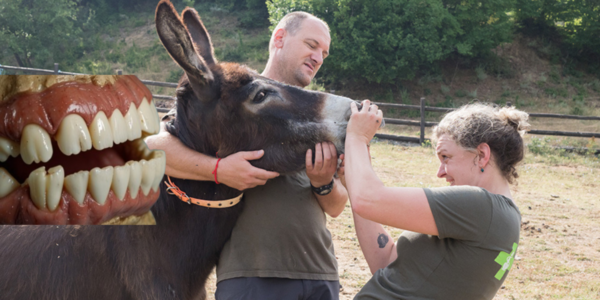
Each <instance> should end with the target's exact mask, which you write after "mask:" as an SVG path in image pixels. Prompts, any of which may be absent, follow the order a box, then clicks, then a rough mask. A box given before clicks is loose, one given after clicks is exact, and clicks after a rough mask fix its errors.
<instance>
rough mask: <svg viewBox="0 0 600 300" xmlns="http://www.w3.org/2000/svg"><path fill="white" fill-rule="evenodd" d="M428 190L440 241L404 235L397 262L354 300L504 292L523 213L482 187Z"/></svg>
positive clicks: (474, 296)
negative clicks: (499, 290) (503, 284)
mask: <svg viewBox="0 0 600 300" xmlns="http://www.w3.org/2000/svg"><path fill="white" fill-rule="evenodd" d="M424 190H425V194H426V195H427V200H428V201H429V206H430V207H431V212H432V213H433V217H434V219H435V223H436V225H437V228H438V233H439V236H431V235H426V234H420V233H414V232H409V231H405V232H403V233H402V235H401V236H400V239H398V242H397V244H396V248H397V252H398V258H397V259H396V260H395V261H394V262H392V263H391V264H390V265H388V266H387V267H386V268H384V269H379V270H378V271H377V272H376V273H375V275H373V277H372V278H371V280H369V282H367V284H366V285H365V286H364V287H363V289H362V290H361V291H360V292H359V293H358V295H356V297H355V298H354V299H361V300H363V299H460V300H469V299H492V298H494V295H496V292H497V291H498V289H499V288H500V287H501V286H502V283H503V282H504V280H505V279H506V276H507V274H508V271H509V270H510V268H511V266H512V263H513V261H514V257H515V254H516V251H517V246H518V243H519V230H520V227H521V214H520V212H519V209H518V208H517V207H516V206H515V205H514V203H513V202H512V201H511V200H510V199H509V198H506V197H504V196H502V195H496V194H492V193H489V192H488V191H486V190H485V189H482V188H478V187H470V186H457V187H444V188H434V189H424Z"/></svg>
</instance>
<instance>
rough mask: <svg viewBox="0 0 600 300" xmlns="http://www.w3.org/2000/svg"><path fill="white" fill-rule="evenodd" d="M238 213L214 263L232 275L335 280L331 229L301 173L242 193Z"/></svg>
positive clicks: (219, 273) (219, 274)
mask: <svg viewBox="0 0 600 300" xmlns="http://www.w3.org/2000/svg"><path fill="white" fill-rule="evenodd" d="M244 201H245V206H244V211H243V212H242V214H241V216H240V218H239V219H238V221H237V223H236V225H235V227H234V228H233V232H232V234H231V239H230V240H229V241H228V242H227V243H226V244H225V248H224V249H223V252H222V253H221V257H220V259H219V264H218V265H217V281H221V280H225V279H230V278H236V277H279V278H292V279H311V280H338V273H337V262H336V260H335V254H334V252H333V242H332V240H331V233H330V232H329V230H327V228H326V227H325V225H326V221H327V219H326V217H325V213H324V212H323V209H322V208H321V206H320V205H319V203H318V202H317V199H316V197H315V196H314V194H313V193H312V190H311V188H310V180H309V179H308V177H307V176H306V172H304V171H303V172H300V173H297V174H294V175H288V176H279V177H277V178H274V179H271V180H269V181H268V182H267V184H266V185H263V186H258V187H256V188H253V189H250V190H248V191H246V198H245V200H244Z"/></svg>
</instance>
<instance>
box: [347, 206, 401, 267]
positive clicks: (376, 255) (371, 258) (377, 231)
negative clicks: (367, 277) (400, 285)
mask: <svg viewBox="0 0 600 300" xmlns="http://www.w3.org/2000/svg"><path fill="white" fill-rule="evenodd" d="M352 216H353V217H354V227H356V236H357V237H358V243H359V244H360V249H361V250H362V252H363V255H364V256H365V259H366V260H367V264H368V265H369V269H370V270H371V274H375V272H376V271H377V270H379V269H382V268H385V267H386V266H387V265H389V264H390V263H392V262H393V261H394V260H396V258H397V257H398V253H397V252H396V243H394V240H393V238H392V236H390V234H389V233H388V232H387V231H386V230H385V229H383V226H381V224H378V223H376V222H373V221H370V220H367V219H365V218H363V217H361V216H359V215H358V214H357V213H356V212H354V211H353V212H352Z"/></svg>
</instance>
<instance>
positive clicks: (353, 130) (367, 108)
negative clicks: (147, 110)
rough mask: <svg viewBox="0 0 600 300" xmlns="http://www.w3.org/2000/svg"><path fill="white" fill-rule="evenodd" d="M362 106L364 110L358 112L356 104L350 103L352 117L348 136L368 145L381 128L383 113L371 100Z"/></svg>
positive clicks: (347, 132) (347, 131) (347, 130)
mask: <svg viewBox="0 0 600 300" xmlns="http://www.w3.org/2000/svg"><path fill="white" fill-rule="evenodd" d="M362 105H363V107H362V109H361V110H360V111H358V107H357V106H356V103H354V102H353V103H350V108H351V109H352V115H351V116H350V121H349V122H348V128H347V129H346V136H347V137H353V138H358V139H359V140H362V141H364V142H365V144H368V143H369V142H370V141H371V139H373V136H375V132H377V130H378V129H379V127H380V126H381V120H382V119H383V113H382V112H381V110H380V109H378V107H377V105H375V104H371V101H369V100H364V101H363V102H362Z"/></svg>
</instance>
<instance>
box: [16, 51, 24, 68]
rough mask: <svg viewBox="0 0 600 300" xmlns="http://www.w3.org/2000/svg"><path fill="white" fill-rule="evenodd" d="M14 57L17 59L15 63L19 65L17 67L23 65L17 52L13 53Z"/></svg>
mask: <svg viewBox="0 0 600 300" xmlns="http://www.w3.org/2000/svg"><path fill="white" fill-rule="evenodd" d="M15 59H17V64H18V65H19V67H25V66H24V65H23V62H22V61H21V58H20V57H19V54H17V53H15Z"/></svg>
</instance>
